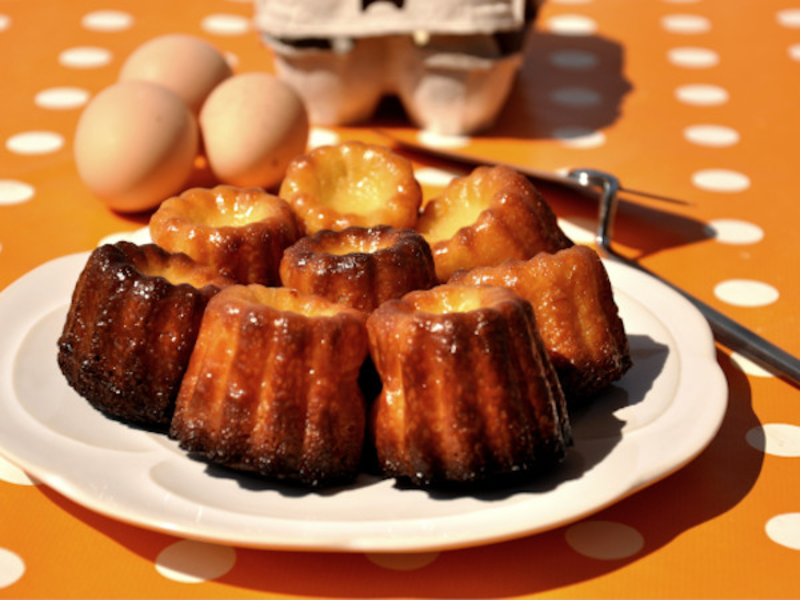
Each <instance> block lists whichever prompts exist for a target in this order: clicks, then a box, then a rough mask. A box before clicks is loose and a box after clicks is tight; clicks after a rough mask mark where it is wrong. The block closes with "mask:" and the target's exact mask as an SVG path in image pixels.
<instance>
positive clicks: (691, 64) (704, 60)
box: [667, 47, 719, 69]
mask: <svg viewBox="0 0 800 600" xmlns="http://www.w3.org/2000/svg"><path fill="white" fill-rule="evenodd" d="M667 57H668V58H669V61H670V62H671V63H672V64H673V65H675V66H678V67H684V68H688V69H707V68H709V67H715V66H717V65H718V64H719V55H718V54H717V53H716V52H715V51H714V50H709V49H708V48H694V47H680V48H672V49H670V50H669V52H668V53H667Z"/></svg>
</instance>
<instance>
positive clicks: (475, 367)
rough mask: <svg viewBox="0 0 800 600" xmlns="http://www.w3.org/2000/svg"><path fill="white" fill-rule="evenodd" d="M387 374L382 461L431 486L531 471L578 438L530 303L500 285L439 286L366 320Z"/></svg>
mask: <svg viewBox="0 0 800 600" xmlns="http://www.w3.org/2000/svg"><path fill="white" fill-rule="evenodd" d="M367 329H368V332H369V339H370V352H371V355H372V358H373V360H374V362H375V366H376V368H377V371H378V373H379V374H380V377H381V380H382V382H383V389H382V390H381V393H380V395H379V396H378V398H377V400H376V401H375V403H374V405H373V407H372V414H371V429H372V437H373V440H374V444H375V450H376V455H377V462H378V465H379V466H380V468H381V469H382V470H383V472H384V473H385V474H386V475H388V476H395V477H402V478H407V479H409V480H411V481H412V482H414V483H416V484H418V485H422V486H429V485H443V484H475V483H481V482H486V481H491V480H497V479H500V478H503V477H509V476H520V475H529V474H531V473H533V472H537V471H539V470H540V469H541V468H543V467H545V466H548V465H551V464H553V463H556V462H558V461H560V460H561V459H563V458H564V456H565V451H566V447H567V445H568V444H569V443H571V433H570V424H569V417H568V415H567V412H566V406H565V402H564V396H563V394H562V392H561V388H560V387H559V384H558V380H557V378H556V375H555V372H554V370H553V368H552V365H551V364H550V361H549V359H548V357H547V354H546V352H545V351H544V348H543V346H542V343H541V340H540V339H539V336H538V333H537V331H536V325H535V318H534V316H533V312H532V310H531V307H530V304H529V303H527V302H525V301H524V300H522V299H521V298H519V297H518V296H517V295H516V294H514V293H513V292H511V291H510V290H507V289H503V288H497V287H488V286H484V287H470V286H452V285H440V286H438V287H436V288H433V289H431V290H427V291H418V292H411V293H410V294H407V295H406V296H404V297H403V298H402V299H400V300H390V301H389V302H386V303H384V304H383V305H381V306H380V307H379V308H378V309H377V310H376V311H375V312H373V313H372V314H371V315H370V317H369V318H368V320H367Z"/></svg>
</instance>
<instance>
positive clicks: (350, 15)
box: [255, 0, 538, 135]
mask: <svg viewBox="0 0 800 600" xmlns="http://www.w3.org/2000/svg"><path fill="white" fill-rule="evenodd" d="M537 8H538V2H536V1H533V2H532V1H530V0H437V1H436V2H431V1H430V0H377V1H376V0H371V1H370V0H338V1H337V0H256V14H255V23H256V26H257V28H258V30H259V32H260V35H261V38H262V40H263V41H264V43H265V44H266V45H267V46H268V47H269V48H271V49H272V51H273V54H274V57H275V71H276V73H277V75H278V76H279V77H280V78H282V79H283V80H284V81H286V82H287V83H289V84H290V85H291V86H292V87H293V88H294V89H295V90H296V91H297V92H298V93H299V94H300V96H301V97H302V98H303V100H304V102H305V104H306V108H307V109H308V112H309V119H310V121H311V122H312V123H314V124H316V125H348V124H353V123H359V122H363V121H365V120H367V119H369V118H370V117H371V116H372V115H373V114H374V112H375V110H376V108H377V106H378V104H379V103H380V101H381V99H382V98H384V97H385V96H390V95H391V96H396V97H397V98H398V99H399V100H400V102H401V103H402V105H403V108H404V109H405V111H406V113H407V115H408V117H409V118H410V119H411V121H413V122H414V123H415V124H416V125H418V126H419V127H420V128H422V129H424V130H427V131H431V132H435V133H439V134H443V135H462V134H470V133H474V132H477V131H480V130H482V129H485V128H487V127H489V126H491V125H492V123H494V122H495V120H496V119H497V116H498V115H499V113H500V111H501V110H502V108H503V106H504V104H505V101H506V99H507V98H508V95H509V93H510V91H511V88H512V85H513V81H514V77H515V75H516V72H517V70H518V69H519V68H520V67H521V65H522V46H523V43H524V39H525V35H526V33H527V30H528V29H529V25H530V23H531V22H532V21H533V19H534V18H535V14H536V9H537Z"/></svg>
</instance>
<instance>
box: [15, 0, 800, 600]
mask: <svg viewBox="0 0 800 600" xmlns="http://www.w3.org/2000/svg"><path fill="white" fill-rule="evenodd" d="M252 13H253V8H252V5H251V4H250V3H249V2H235V1H224V0H197V1H194V2H182V3H172V2H155V1H152V0H140V1H138V2H125V1H123V0H107V1H105V0H80V1H75V2H69V3H67V2H54V1H53V0H48V1H45V0H40V1H38V2H8V1H7V2H1V3H0V49H1V50H0V56H2V59H0V81H1V82H2V92H1V93H0V115H2V117H1V118H0V141H2V144H3V145H2V148H0V289H2V288H5V287H6V286H8V285H9V284H11V283H12V282H13V281H14V280H16V279H17V278H18V277H20V276H22V275H23V274H24V273H26V272H28V271H30V270H31V269H33V268H35V267H37V266H38V265H40V264H42V263H44V262H46V261H48V260H50V259H53V258H55V257H58V256H61V255H65V254H69V253H73V252H77V251H83V250H89V249H91V248H93V247H95V246H96V245H97V244H98V242H99V241H100V240H101V239H103V238H104V237H105V236H108V235H111V234H114V233H119V232H125V231H134V230H137V229H139V228H141V227H143V226H144V225H145V224H146V221H147V216H146V215H144V216H134V217H131V216H124V215H120V214H115V213H113V212H111V211H109V210H108V209H106V208H105V207H104V206H103V205H102V204H101V203H100V202H99V201H98V200H97V199H96V198H94V197H93V196H92V195H91V194H90V193H89V192H88V191H87V190H86V188H85V187H84V186H83V185H82V183H81V182H80V180H79V178H78V176H77V172H76V168H75V164H74V162H73V159H72V146H71V141H72V137H73V133H74V130H75V125H76V122H77V119H78V116H79V115H80V112H81V108H82V107H83V106H84V105H85V103H86V101H87V100H88V99H89V98H90V97H91V96H92V95H94V94H95V93H97V92H98V91H99V90H101V89H102V88H103V87H105V86H107V85H108V84H110V83H111V82H113V81H114V80H115V78H116V75H117V72H118V69H119V67H120V64H121V62H122V61H123V60H124V58H125V57H126V56H127V55H128V53H130V52H131V51H132V50H133V49H134V48H135V47H136V46H138V45H139V44H141V43H142V42H144V41H145V40H147V39H149V38H151V37H154V36H156V35H158V34H162V33H168V32H186V33H191V34H195V35H197V36H200V37H202V38H205V39H207V40H209V41H211V42H212V43H213V44H215V45H216V46H217V47H219V48H220V49H222V50H224V51H225V52H226V53H227V54H228V56H230V57H231V59H232V60H233V61H234V64H235V65H236V70H237V71H249V70H268V69H270V68H271V66H270V55H269V53H268V52H267V50H265V49H264V47H263V46H262V45H261V44H260V42H259V40H258V38H257V35H256V34H255V32H254V31H253V28H252V26H251V21H250V19H251V17H252ZM798 106H800V3H798V2H793V1H791V0H766V1H763V2H747V1H745V0H734V1H732V0H727V1H722V0H695V1H692V0H671V1H666V0H649V1H648V2H642V1H638V2H636V1H633V0H560V1H558V0H551V1H549V2H547V3H546V4H545V6H544V7H543V9H542V11H541V13H540V15H539V19H538V21H537V23H536V32H535V33H534V35H532V36H531V38H530V40H529V43H528V44H527V46H526V52H525V63H524V67H523V69H522V71H521V72H520V74H519V77H518V80H517V84H516V86H515V89H514V91H513V94H512V96H511V98H510V99H509V101H508V103H507V106H506V110H505V111H504V113H503V114H502V116H501V118H500V120H499V122H498V124H497V125H496V126H495V127H494V128H493V129H492V130H491V131H489V132H486V133H485V134H483V135H480V136H474V137H472V138H463V139H461V138H459V139H453V138H441V137H438V138H437V137H435V136H420V139H421V140H422V141H423V142H424V143H428V144H431V145H434V146H436V145H442V144H445V145H447V146H448V147H449V148H455V150H456V151H459V152H463V153H466V154H470V155H473V156H477V157H493V158H500V159H502V160H506V161H509V162H513V163H517V164H520V165H527V166H532V167H537V168H541V169H546V170H554V171H555V170H561V169H565V168H569V167H576V166H590V167H595V168H601V169H605V170H607V171H610V172H612V173H615V174H616V175H618V176H619V177H620V178H621V179H622V181H623V183H624V184H625V185H627V186H629V187H631V188H634V189H642V190H647V191H651V192H654V193H659V194H662V195H665V196H669V197H673V198H677V199H681V200H683V201H685V204H668V203H658V202H654V201H637V202H635V203H633V204H625V205H624V206H623V207H622V208H621V209H620V214H619V217H618V222H617V227H616V237H615V239H616V240H617V241H618V243H619V244H620V247H621V248H622V249H623V250H624V251H625V252H626V253H628V254H630V255H632V256H636V257H637V258H638V259H639V260H640V261H641V262H642V263H643V264H644V265H645V266H647V267H648V268H650V269H652V270H653V271H655V272H657V273H659V274H661V275H663V276H665V277H666V278H668V279H669V280H671V281H673V282H674V283H676V284H678V285H680V286H682V287H684V288H686V289H687V290H689V291H691V292H692V293H693V294H695V295H696V296H697V297H699V298H700V299H702V300H704V301H706V302H707V303H709V304H711V305H712V306H714V307H716V308H718V309H720V310H721V311H722V312H724V313H726V314H728V315H730V316H731V317H733V318H735V319H737V320H739V321H741V322H742V323H743V324H744V325H746V326H747V327H749V328H751V329H753V330H755V331H756V332H758V333H759V334H761V335H762V336H764V337H766V338H767V339H769V340H771V341H773V342H774V343H776V344H778V345H779V346H782V347H783V348H785V349H786V350H788V351H790V352H792V353H793V354H796V355H797V354H800V336H798V334H797V332H798V327H800V310H798V305H799V304H800V280H799V279H798V277H797V274H796V273H797V271H796V268H797V266H796V261H797V259H798V252H797V249H798V247H799V244H800V234H798V221H796V220H795V219H798V220H800V210H798V205H797V186H796V181H795V177H796V170H797V167H796V166H795V164H794V163H795V160H794V157H795V155H796V150H795V148H796V146H797V143H798V137H799V136H800V114H799V113H798ZM370 126H371V124H369V123H367V124H365V125H364V127H347V128H344V127H343V128H328V129H317V130H316V131H315V132H314V135H315V136H316V137H315V139H317V140H319V139H334V140H335V139H348V138H351V137H355V138H358V137H367V138H368V137H370V135H371V134H370ZM395 131H396V132H397V133H398V135H404V136H407V137H413V138H417V137H418V136H417V135H416V132H415V131H414V129H413V128H411V127H403V126H399V127H396V128H395ZM415 165H416V166H417V168H418V173H419V174H420V179H421V181H423V183H424V187H425V192H426V194H427V195H430V194H433V193H435V192H436V189H437V185H439V184H437V179H436V178H435V177H431V176H432V175H440V174H441V170H442V169H446V168H447V166H448V165H446V164H442V163H439V162H433V161H431V162H426V161H423V160H422V159H421V158H419V157H417V158H415ZM436 169H438V170H436ZM552 202H553V206H554V208H555V209H556V211H557V213H558V215H559V217H560V219H561V222H562V224H563V225H564V227H565V229H566V230H567V232H568V233H569V234H570V235H572V236H573V237H574V238H575V239H576V241H582V242H586V243H591V237H590V232H591V230H592V229H593V227H594V225H593V218H594V207H593V206H590V205H589V204H588V203H586V202H585V201H584V200H581V201H576V200H574V199H573V198H570V197H568V196H564V195H559V194H556V195H555V196H554V197H553V199H552ZM718 358H719V363H720V365H721V366H722V369H723V370H724V373H725V376H726V378H727V381H728V385H729V387H730V393H729V408H728V412H727V415H726V417H725V419H724V421H723V423H722V427H721V429H720V431H719V433H718V434H717V436H716V437H715V438H714V440H713V441H712V442H711V444H710V445H709V446H708V448H707V449H706V450H705V451H703V452H702V453H701V454H700V455H699V456H698V457H697V458H696V459H695V460H693V461H692V462H691V463H690V464H689V465H688V466H686V467H685V468H683V469H682V470H680V471H679V472H677V473H675V474H673V475H671V476H669V477H667V478H666V479H664V480H662V481H660V482H658V483H657V484H655V485H653V486H651V487H649V488H647V489H645V490H644V491H641V492H638V493H636V494H634V495H633V496H631V497H628V498H626V499H625V500H623V501H621V502H618V503H617V504H614V505H613V506H610V507H607V508H605V509H604V510H602V511H601V512H598V513H596V514H593V515H591V516H589V517H588V518H586V519H585V520H583V521H581V522H579V523H573V524H569V525H566V526H564V527H561V528H558V529H554V530H551V531H548V532H545V533H542V534H540V535H535V536H530V537H524V538H521V539H517V540H514V541H508V542H503V543H497V544H491V545H486V546H482V547H476V548H467V549H460V550H452V551H443V552H429V553H423V554H407V555H380V554H364V553H355V554H336V553H324V552H323V553H307V552H282V551H275V550H254V549H244V548H229V547H224V546H215V545H208V544H203V543H200V542H192V541H188V540H181V539H180V538H177V537H172V536H170V535H166V534H164V533H157V532H152V531H149V530H145V529H140V528H138V527H135V526H132V525H128V524H124V523H121V522H118V521H116V520H113V519H110V518H107V517H104V516H100V515H98V514H95V513H93V512H91V511H90V510H87V509H86V508H83V507H82V506H79V505H78V504H75V503H73V502H72V501H70V500H68V499H65V498H64V497H62V496H61V495H60V494H58V493H57V492H55V491H53V490H51V489H49V488H48V487H47V486H45V485H43V484H40V483H38V482H37V481H36V480H34V479H31V478H29V477H28V476H26V475H25V473H23V472H22V471H20V470H19V469H18V468H16V467H15V466H13V465H12V464H11V463H9V462H7V461H5V460H4V459H2V458H0V596H3V597H106V598H114V597H217V596H221V597H272V596H304V597H308V596H321V597H331V596H333V597H387V596H389V597H505V596H525V597H537V596H546V597H615V598H621V597H695V598H700V597H713V598H720V597H726V598H727V597H730V598H734V597H737V598H738V597H741V598H753V597H758V598H778V597H783V598H786V597H800V577H798V575H797V571H798V566H800V483H798V482H800V462H799V461H800V404H798V402H800V396H799V395H798V393H797V389H796V388H795V387H793V386H791V385H789V384H787V383H786V382H784V381H782V380H780V379H778V378H776V377H773V376H771V375H770V374H768V373H767V372H765V371H764V370H762V369H760V368H758V367H756V366H755V365H753V364H752V363H751V362H749V361H747V360H746V359H743V358H742V357H740V356H737V355H736V354H732V353H731V352H730V351H729V350H727V349H725V348H723V347H719V348H718ZM43 360H54V358H53V357H43ZM0 418H2V415H0ZM0 454H2V440H0Z"/></svg>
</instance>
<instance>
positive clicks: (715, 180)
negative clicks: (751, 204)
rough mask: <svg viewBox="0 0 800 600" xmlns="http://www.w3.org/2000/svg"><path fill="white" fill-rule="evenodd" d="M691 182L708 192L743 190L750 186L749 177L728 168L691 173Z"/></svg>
mask: <svg viewBox="0 0 800 600" xmlns="http://www.w3.org/2000/svg"><path fill="white" fill-rule="evenodd" d="M692 183H693V184H694V185H695V186H696V187H698V188H700V189H702V190H707V191H710V192H743V191H744V190H746V189H747V188H749V187H750V178H749V177H747V175H745V174H743V173H739V172H738V171H731V170H729V169H703V170H702V171H697V172H696V173H694V174H693V175H692Z"/></svg>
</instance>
